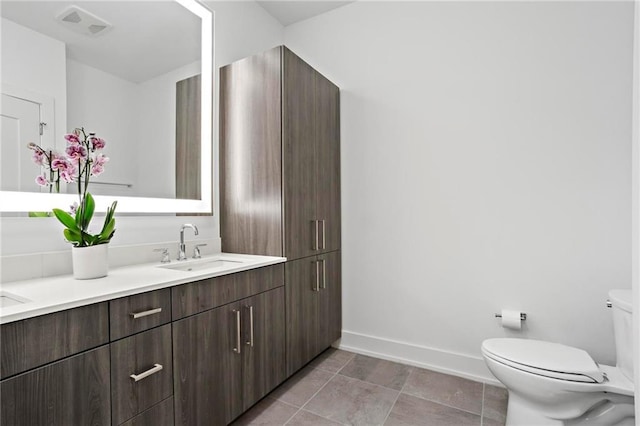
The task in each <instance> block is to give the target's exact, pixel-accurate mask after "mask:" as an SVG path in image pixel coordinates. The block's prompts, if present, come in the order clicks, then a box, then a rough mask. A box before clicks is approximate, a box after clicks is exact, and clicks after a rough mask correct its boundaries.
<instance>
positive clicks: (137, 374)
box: [110, 324, 173, 425]
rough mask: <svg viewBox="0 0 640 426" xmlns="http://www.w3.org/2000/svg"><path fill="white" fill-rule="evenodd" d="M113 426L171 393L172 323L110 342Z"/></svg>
mask: <svg viewBox="0 0 640 426" xmlns="http://www.w3.org/2000/svg"><path fill="white" fill-rule="evenodd" d="M110 346H111V348H110V349H111V401H112V409H113V419H112V424H113V425H119V424H121V423H124V422H125V421H127V420H129V419H131V418H133V417H134V416H136V415H138V414H140V413H142V412H143V411H145V410H147V409H148V408H150V407H152V406H153V405H155V404H157V403H159V402H161V401H163V400H164V399H166V398H169V397H170V396H171V395H173V373H172V364H173V359H172V354H171V324H166V325H163V326H162V327H158V328H154V329H152V330H149V331H145V332H143V333H139V334H135V335H133V336H130V337H127V338H125V339H122V340H118V341H116V342H113V343H112V344H111V345H110Z"/></svg>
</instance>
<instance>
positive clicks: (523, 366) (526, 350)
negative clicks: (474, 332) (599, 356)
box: [482, 338, 604, 383]
mask: <svg viewBox="0 0 640 426" xmlns="http://www.w3.org/2000/svg"><path fill="white" fill-rule="evenodd" d="M482 350H483V352H484V354H485V355H487V356H489V357H490V358H492V359H494V360H495V361H498V362H501V363H503V364H506V365H509V366H511V367H513V368H517V369H520V370H524V371H528V372H530V373H533V374H538V375H541V376H545V377H550V378H553V379H558V380H569V381H573V382H587V383H602V382H603V381H604V375H603V374H602V372H601V371H600V368H599V367H598V364H596V363H595V361H594V360H593V359H592V358H591V357H590V356H589V354H588V353H587V352H585V351H583V350H582V349H578V348H572V347H571V346H565V345H561V344H559V343H551V342H543V341H540V340H528V339H507V338H503V339H489V340H485V341H484V342H483V343H482Z"/></svg>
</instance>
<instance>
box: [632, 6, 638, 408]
mask: <svg viewBox="0 0 640 426" xmlns="http://www.w3.org/2000/svg"><path fill="white" fill-rule="evenodd" d="M634 16H635V23H634V37H633V155H632V157H631V161H632V170H633V180H632V191H633V194H632V198H633V206H632V210H631V214H632V219H631V223H632V235H631V238H632V251H631V267H632V281H633V310H634V312H635V314H634V325H633V326H634V336H635V340H634V357H633V359H634V369H635V376H634V378H635V383H640V315H638V312H639V311H640V6H639V5H638V2H636V5H635V14H634ZM636 389H638V386H637V385H636ZM636 418H637V419H640V404H636Z"/></svg>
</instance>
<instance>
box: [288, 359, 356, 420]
mask: <svg viewBox="0 0 640 426" xmlns="http://www.w3.org/2000/svg"><path fill="white" fill-rule="evenodd" d="M345 352H346V351H345ZM351 354H352V356H351V358H349V360H348V361H347V362H345V363H344V365H343V366H342V367H340V368H339V369H338V371H335V372H333V371H327V370H323V369H322V368H316V367H312V368H315V369H316V370H320V371H324V372H326V373H333V376H331V378H330V379H329V380H327V382H326V383H325V384H324V385H322V386H321V387H320V389H318V390H317V391H316V393H314V394H313V395H311V397H310V398H309V399H308V400H307V402H305V403H304V404H302V407H300V409H299V410H298V411H297V412H296V414H298V413H299V412H300V411H302V410H303V409H304V407H306V406H307V404H309V402H311V400H312V399H313V398H315V397H316V395H318V394H319V393H320V391H322V389H324V388H325V387H326V386H327V385H328V384H329V382H331V381H332V380H333V379H334V378H335V377H336V376H337V375H338V373H339V372H340V371H342V369H343V368H345V367H346V366H347V364H349V363H350V362H351V361H352V360H353V359H354V358H355V356H356V354H355V353H353V352H351ZM341 376H342V375H341ZM342 377H345V376H342ZM305 411H308V412H309V413H312V414H315V415H316V416H318V417H322V418H323V419H326V420H329V421H331V422H334V423H338V424H340V423H339V422H336V421H335V420H332V419H330V418H328V417H325V416H322V415H320V414H318V413H316V412H315V411H311V410H305ZM294 417H295V415H294ZM291 419H293V417H291ZM291 419H289V420H287V423H289V422H290V421H291Z"/></svg>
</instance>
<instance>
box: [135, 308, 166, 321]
mask: <svg viewBox="0 0 640 426" xmlns="http://www.w3.org/2000/svg"><path fill="white" fill-rule="evenodd" d="M160 312H162V308H154V309H149V310H148V311H142V312H131V313H130V314H129V315H131V318H133V319H138V318H142V317H147V316H149V315H154V314H159V313H160Z"/></svg>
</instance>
